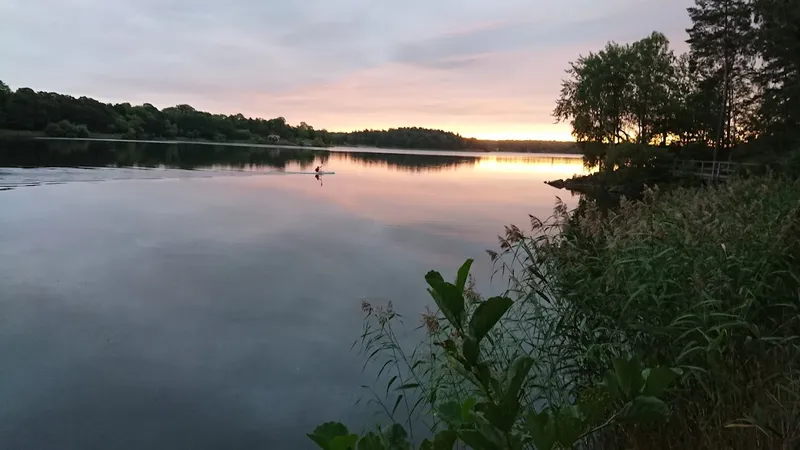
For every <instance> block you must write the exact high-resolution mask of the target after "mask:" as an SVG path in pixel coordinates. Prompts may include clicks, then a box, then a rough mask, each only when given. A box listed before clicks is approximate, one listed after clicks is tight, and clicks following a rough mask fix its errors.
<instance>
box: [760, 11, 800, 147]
mask: <svg viewBox="0 0 800 450" xmlns="http://www.w3.org/2000/svg"><path fill="white" fill-rule="evenodd" d="M754 7H755V14H756V19H757V21H758V24H759V29H758V35H757V39H756V46H757V49H758V51H759V55H760V57H761V59H762V61H763V66H762V68H761V70H760V72H759V76H758V82H759V85H760V87H761V89H762V91H763V97H762V100H763V101H762V103H761V108H760V118H761V120H762V125H763V127H764V130H763V131H764V132H765V133H766V134H767V135H770V136H771V137H774V138H777V139H773V140H772V142H773V143H775V144H778V145H780V144H784V145H785V144H796V143H797V141H798V140H800V136H798V135H800V1H797V0H755V2H754Z"/></svg>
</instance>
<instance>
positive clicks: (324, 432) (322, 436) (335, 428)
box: [306, 422, 350, 450]
mask: <svg viewBox="0 0 800 450" xmlns="http://www.w3.org/2000/svg"><path fill="white" fill-rule="evenodd" d="M349 434H350V432H349V431H348V430H347V427H346V426H344V425H343V424H342V423H339V422H325V423H323V424H322V425H319V426H318V427H317V428H314V431H313V432H312V433H310V434H307V435H306V436H308V437H309V438H311V440H312V441H314V442H316V444H317V445H318V446H319V447H320V448H322V449H323V450H333V448H332V447H331V441H333V439H335V438H337V437H339V436H347V435H349Z"/></svg>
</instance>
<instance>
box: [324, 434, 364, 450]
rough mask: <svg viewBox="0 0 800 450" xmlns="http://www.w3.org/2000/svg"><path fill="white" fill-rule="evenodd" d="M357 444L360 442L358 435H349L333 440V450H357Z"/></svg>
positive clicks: (331, 446)
mask: <svg viewBox="0 0 800 450" xmlns="http://www.w3.org/2000/svg"><path fill="white" fill-rule="evenodd" d="M356 442H358V435H357V434H348V435H346V436H337V437H335V438H333V439H331V443H330V449H331V450H356Z"/></svg>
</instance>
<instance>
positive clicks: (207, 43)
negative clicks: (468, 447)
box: [0, 0, 693, 140]
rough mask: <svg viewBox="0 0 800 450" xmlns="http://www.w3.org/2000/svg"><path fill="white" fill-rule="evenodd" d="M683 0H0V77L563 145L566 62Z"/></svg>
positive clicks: (676, 18)
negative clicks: (558, 111)
mask: <svg viewBox="0 0 800 450" xmlns="http://www.w3.org/2000/svg"><path fill="white" fill-rule="evenodd" d="M692 3H693V0H546V1H545V0H402V1H387V0H335V1H334V0H294V1H289V0H285V1H277V0H228V1H226V2H221V1H217V0H0V80H3V81H4V82H5V83H7V84H8V85H10V86H11V87H12V88H15V89H16V88H20V87H31V88H32V89H35V90H38V91H53V92H59V93H65V94H70V95H75V96H81V95H86V96H89V97H93V98H96V99H98V100H101V101H106V102H113V103H118V102H130V103H133V104H141V103H152V104H153V105H155V106H157V107H159V108H163V107H167V106H172V105H175V104H182V103H185V104H190V105H192V106H194V107H195V108H197V109H201V110H205V111H210V112H213V113H224V114H235V113H239V112H241V113H242V114H244V115H246V116H251V117H263V118H272V117H278V116H283V117H285V118H286V119H287V121H288V122H289V123H292V124H299V123H300V122H301V121H304V122H307V123H308V124H309V125H312V126H313V127H314V128H316V129H327V130H329V131H351V130H357V129H365V128H374V129H380V128H389V127H399V126H422V127H429V128H439V129H445V130H449V131H454V132H458V133H460V134H462V135H464V136H469V137H478V138H484V139H544V140H550V139H553V140H570V139H571V136H570V128H569V125H568V124H564V123H562V124H555V123H554V119H553V118H552V116H551V112H552V110H553V106H554V103H555V100H556V99H557V98H558V94H559V89H560V83H561V80H562V79H563V78H564V77H565V73H564V71H565V69H566V68H567V67H568V64H569V62H570V61H573V60H575V59H576V58H577V57H578V56H579V55H580V54H586V53H588V52H590V51H596V50H599V49H600V48H602V47H603V46H604V45H605V44H606V43H607V42H608V41H612V40H613V41H616V42H633V41H635V40H637V39H640V38H642V37H645V36H647V35H648V34H650V33H651V32H653V31H661V32H663V33H665V34H666V35H667V37H669V38H670V40H671V41H672V45H673V48H675V50H676V51H678V52H682V51H684V50H685V49H686V44H685V42H684V41H685V38H686V37H685V29H686V28H687V27H688V26H689V19H688V15H687V13H686V8H687V7H688V6H690V5H691V4H692Z"/></svg>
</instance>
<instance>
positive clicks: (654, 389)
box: [642, 367, 681, 397]
mask: <svg viewBox="0 0 800 450" xmlns="http://www.w3.org/2000/svg"><path fill="white" fill-rule="evenodd" d="M680 374H681V370H680V369H670V368H669V367H656V368H654V369H650V371H649V373H647V378H646V379H645V382H644V390H643V391H642V394H643V395H648V396H652V397H658V396H660V395H661V394H662V393H664V390H665V389H666V388H667V386H669V385H670V384H672V382H673V381H675V379H676V378H678V376H680Z"/></svg>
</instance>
